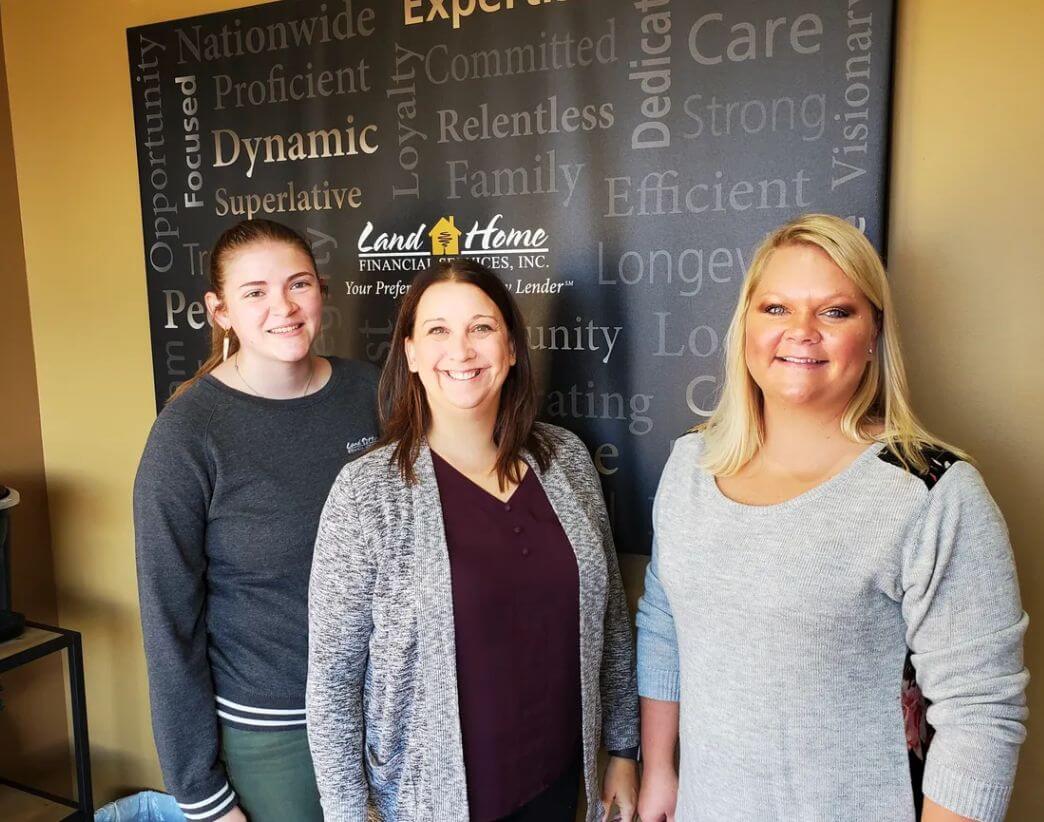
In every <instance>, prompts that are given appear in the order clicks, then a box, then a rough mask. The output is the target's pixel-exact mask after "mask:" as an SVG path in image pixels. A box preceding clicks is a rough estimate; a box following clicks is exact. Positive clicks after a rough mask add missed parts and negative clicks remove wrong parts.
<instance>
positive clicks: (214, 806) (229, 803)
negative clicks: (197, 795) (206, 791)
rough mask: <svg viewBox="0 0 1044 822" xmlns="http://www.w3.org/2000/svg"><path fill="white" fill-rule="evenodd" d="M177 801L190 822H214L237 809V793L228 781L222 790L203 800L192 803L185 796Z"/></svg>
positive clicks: (179, 797)
mask: <svg viewBox="0 0 1044 822" xmlns="http://www.w3.org/2000/svg"><path fill="white" fill-rule="evenodd" d="M175 801H176V802H177V803H178V807H179V808H180V809H181V813H182V814H184V816H185V819H188V820H189V822H213V820H215V819H220V818H221V817H222V816H224V815H225V814H226V813H228V812H229V811H230V810H232V808H234V807H235V804H236V793H235V791H233V790H232V786H231V785H229V784H228V782H227V781H226V782H225V784H224V785H222V787H221V789H220V790H218V791H217V792H216V793H213V794H211V795H210V796H207V797H204V798H203V799H197V800H195V801H191V802H190V801H188V799H187V798H186V797H185V796H183V795H179V796H176V797H175Z"/></svg>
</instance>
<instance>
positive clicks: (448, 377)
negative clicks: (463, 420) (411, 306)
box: [405, 282, 515, 416]
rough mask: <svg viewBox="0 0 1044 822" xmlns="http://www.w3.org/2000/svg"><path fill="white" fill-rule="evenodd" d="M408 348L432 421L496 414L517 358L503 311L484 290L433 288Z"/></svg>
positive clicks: (422, 300) (426, 295)
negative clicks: (443, 417) (448, 416)
mask: <svg viewBox="0 0 1044 822" xmlns="http://www.w3.org/2000/svg"><path fill="white" fill-rule="evenodd" d="M405 345H406V358H407V361H408V363H409V368H410V371H412V372H414V373H415V374H417V376H418V377H419V378H420V381H421V384H422V385H423V386H424V391H425V393H426V394H427V400H428V406H429V407H430V408H431V412H432V415H433V416H437V415H438V414H440V413H460V412H462V411H463V412H469V413H471V412H480V413H486V412H489V413H493V414H496V411H497V408H498V407H499V403H500V391H501V388H502V387H503V385H504V380H506V379H507V375H508V373H509V372H510V370H511V367H512V366H513V365H514V364H515V352H514V349H513V347H512V344H511V340H510V337H509V335H508V329H507V324H506V323H505V321H504V317H503V316H502V315H501V313H500V309H499V308H497V306H496V303H494V302H493V300H491V299H490V298H489V297H488V296H487V295H486V294H485V292H484V291H482V289H481V288H478V287H477V286H474V285H469V284H467V283H459V282H440V283H436V284H435V285H432V286H430V287H429V288H428V289H427V290H426V291H425V292H424V293H423V294H422V295H421V298H420V301H419V302H418V304H417V314H416V318H415V320H414V323H413V329H412V332H411V334H410V336H409V337H407V338H406V342H405Z"/></svg>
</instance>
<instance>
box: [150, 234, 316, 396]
mask: <svg viewBox="0 0 1044 822" xmlns="http://www.w3.org/2000/svg"><path fill="white" fill-rule="evenodd" d="M255 243H284V244H286V245H288V246H291V247H292V248H295V249H297V250H298V251H300V252H301V253H302V254H305V255H307V257H308V259H309V260H311V262H312V270H313V271H315V272H316V276H317V277H318V276H319V275H318V271H319V269H318V268H317V267H316V264H315V255H314V254H313V253H312V247H311V246H310V245H309V244H308V240H306V239H305V238H304V237H302V236H301V235H300V234H298V233H297V232H296V231H294V230H293V229H292V228H290V227H289V226H285V225H283V224H282V223H277V222H275V220H242V221H241V222H238V223H236V224H235V225H234V226H232V227H231V228H229V229H228V230H226V231H225V232H224V233H223V234H222V235H221V236H220V237H218V240H217V242H216V243H214V249H213V250H212V251H211V252H210V288H209V290H210V291H213V292H214V293H215V294H217V295H218V297H219V298H220V299H222V300H223V299H224V289H225V270H226V269H227V268H228V263H229V261H230V260H231V259H232V258H233V257H234V256H235V255H236V254H238V253H239V252H241V251H243V250H244V249H245V248H247V247H248V246H251V245H254V244H255ZM320 285H321V284H320ZM321 287H322V285H321ZM226 333H227V334H228V342H229V345H228V353H229V355H232V354H234V353H235V352H236V351H238V350H239V339H238V338H237V337H236V332H235V331H233V330H232V329H231V328H230V329H228V331H227V332H226V331H225V330H224V329H223V328H222V327H221V326H220V325H218V324H217V323H216V322H214V321H213V319H211V324H210V356H209V357H207V359H206V361H204V363H203V364H202V365H201V366H200V367H199V370H198V371H197V372H196V373H195V374H193V375H192V377H190V378H189V379H187V380H185V382H183V383H182V384H181V385H179V386H178V387H177V390H176V391H175V392H174V393H173V394H171V395H170V399H168V400H167V402H171V401H173V400H174V399H176V398H177V397H180V396H181V395H182V394H184V393H185V392H186V391H188V390H189V388H191V387H192V386H193V385H195V384H196V383H197V382H199V381H200V380H201V379H202V378H203V377H205V376H206V375H207V374H209V373H210V372H211V371H213V370H214V369H215V368H217V367H218V366H219V365H221V361H222V354H223V350H222V349H223V347H224V342H225V334H226Z"/></svg>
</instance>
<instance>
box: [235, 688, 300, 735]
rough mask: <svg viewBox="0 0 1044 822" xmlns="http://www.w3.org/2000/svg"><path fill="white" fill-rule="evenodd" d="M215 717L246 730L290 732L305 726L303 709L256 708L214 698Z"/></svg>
mask: <svg viewBox="0 0 1044 822" xmlns="http://www.w3.org/2000/svg"><path fill="white" fill-rule="evenodd" d="M214 699H215V701H216V702H217V715H218V718H219V719H220V720H221V721H222V723H223V724H226V725H232V726H237V727H241V728H246V729H248V730H254V731H257V730H290V729H291V728H303V727H304V726H305V709H304V708H303V707H301V708H258V707H255V706H252V705H244V704H242V703H240V702H233V701H232V700H231V699H225V698H224V697H220V696H215V697H214Z"/></svg>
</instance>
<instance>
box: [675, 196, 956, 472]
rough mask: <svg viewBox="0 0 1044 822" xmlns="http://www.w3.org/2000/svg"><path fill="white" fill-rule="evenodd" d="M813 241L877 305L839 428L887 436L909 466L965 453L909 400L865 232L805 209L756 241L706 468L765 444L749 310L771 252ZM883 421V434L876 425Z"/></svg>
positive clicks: (729, 341) (744, 457) (888, 306)
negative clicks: (870, 345)
mask: <svg viewBox="0 0 1044 822" xmlns="http://www.w3.org/2000/svg"><path fill="white" fill-rule="evenodd" d="M790 245H809V246H815V247H817V248H820V249H822V250H823V251H824V252H825V253H826V254H827V256H829V257H830V259H831V260H833V261H834V263H835V265H837V267H838V268H840V269H841V271H842V272H844V274H845V276H846V277H848V278H849V279H850V280H851V281H852V282H853V283H855V285H856V286H857V287H858V288H859V290H860V291H861V292H862V293H863V296H865V297H866V298H867V300H869V301H870V304H871V305H872V306H873V307H874V314H875V318H876V320H877V326H878V339H877V345H876V349H875V351H874V356H873V358H872V359H871V360H870V363H869V365H868V366H867V368H866V370H865V371H864V372H863V377H862V379H861V380H860V383H859V386H858V387H857V388H856V390H855V393H854V394H853V395H852V398H851V399H850V400H849V402H848V406H847V407H846V408H845V411H844V414H843V415H842V417H841V431H842V433H843V434H844V435H845V436H846V437H847V438H848V439H850V440H852V441H853V442H866V443H870V442H873V441H875V440H876V441H878V442H883V443H885V445H887V447H888V449H889V450H890V451H891V452H892V453H893V454H894V455H895V456H896V458H897V459H898V460H899V461H900V462H901V463H902V464H903V465H905V466H906V467H907V468H910V469H912V470H915V471H917V472H919V473H922V472H924V471H927V469H928V461H927V458H926V456H925V451H926V450H928V449H934V448H938V449H943V450H948V451H951V452H953V453H955V454H957V455H958V456H960V457H962V458H965V459H966V458H967V457H966V455H965V454H964V453H963V452H961V451H959V450H957V449H956V448H954V447H953V446H951V445H948V444H946V443H944V442H943V441H942V440H940V439H938V438H937V437H935V436H933V435H932V434H931V433H929V432H928V431H927V430H926V429H925V428H924V426H923V425H921V423H920V421H919V420H918V419H917V416H916V415H915V414H914V411H913V408H912V407H911V405H910V391H909V387H908V384H907V381H906V368H905V366H904V365H903V357H902V349H901V347H900V344H899V326H898V323H897V322H896V318H895V311H894V309H893V307H892V294H891V290H890V288H889V285H888V279H887V277H886V275H885V269H884V265H883V264H882V262H881V258H880V257H879V256H878V255H877V252H876V251H875V250H874V247H873V246H872V245H871V244H870V241H869V240H867V239H866V237H864V236H863V234H862V232H860V231H859V230H858V229H856V228H855V227H854V226H852V225H851V224H850V223H848V222H846V221H845V220H842V219H841V218H840V217H834V216H832V215H829V214H805V215H803V216H801V217H798V218H797V219H795V220H791V221H790V222H789V223H786V224H785V225H783V226H780V227H779V228H777V229H776V230H775V231H773V232H772V233H771V234H769V235H768V237H766V238H765V240H764V242H762V243H761V245H760V246H759V247H758V250H757V252H756V253H755V254H754V259H753V260H752V261H751V264H750V269H749V270H748V271H747V276H746V277H745V278H744V280H743V285H742V287H741V289H740V295H739V301H738V302H737V304H736V311H735V313H734V314H733V315H732V322H731V323H730V325H729V330H728V334H727V336H726V339H725V373H724V384H723V386H722V392H721V399H720V401H719V402H718V405H717V407H716V408H715V409H714V413H713V414H711V417H710V419H709V420H708V421H707V422H706V423H704V424H703V425H699V426H696V428H695V429H694V430H699V431H702V432H703V440H704V450H703V458H702V464H703V467H704V468H706V469H707V470H708V471H710V472H711V473H712V474H714V475H716V476H728V475H730V474H735V473H736V472H737V471H739V470H740V469H741V468H742V467H743V466H744V465H746V464H747V463H748V462H749V461H750V460H751V459H752V458H753V457H754V456H755V455H756V454H757V453H758V451H759V450H760V448H761V446H762V445H763V444H764V436H765V431H764V418H763V413H762V394H761V389H760V388H758V386H757V384H756V383H755V382H754V380H753V378H752V377H751V376H750V371H749V370H748V369H747V362H746V357H745V355H744V343H745V337H746V332H747V311H748V310H749V308H750V301H751V296H752V295H753V293H754V290H755V288H756V287H757V285H758V282H759V281H760V279H761V276H762V274H764V272H765V267H766V266H767V265H768V261H769V259H771V257H772V254H773V253H774V252H775V251H776V249H778V248H782V247H784V246H790ZM876 426H883V430H882V431H881V432H880V433H879V434H873V433H871V430H872V428H874V427H876Z"/></svg>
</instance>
